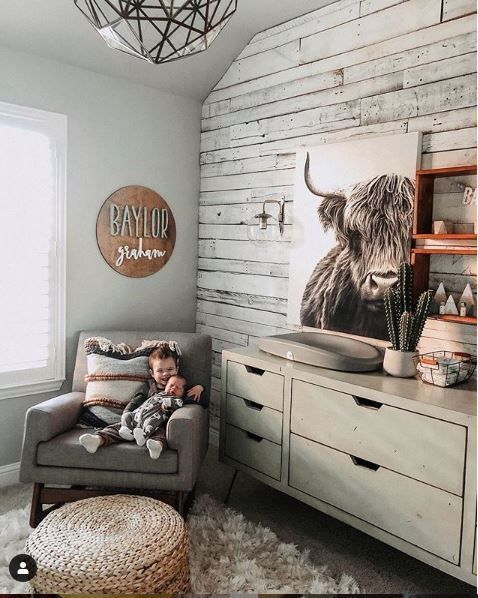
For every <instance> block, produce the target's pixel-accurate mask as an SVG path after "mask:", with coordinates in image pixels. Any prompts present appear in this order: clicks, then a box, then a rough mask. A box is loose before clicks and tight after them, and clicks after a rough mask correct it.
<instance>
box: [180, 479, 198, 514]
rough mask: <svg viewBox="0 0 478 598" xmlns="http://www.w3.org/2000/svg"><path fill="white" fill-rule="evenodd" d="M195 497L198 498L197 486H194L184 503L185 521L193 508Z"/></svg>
mask: <svg viewBox="0 0 478 598" xmlns="http://www.w3.org/2000/svg"><path fill="white" fill-rule="evenodd" d="M195 497H196V485H194V488H193V489H192V490H191V492H190V493H189V494H188V496H187V498H186V500H185V502H184V515H183V517H184V519H186V517H187V516H188V513H189V509H190V508H191V507H192V504H193V502H194V498H195Z"/></svg>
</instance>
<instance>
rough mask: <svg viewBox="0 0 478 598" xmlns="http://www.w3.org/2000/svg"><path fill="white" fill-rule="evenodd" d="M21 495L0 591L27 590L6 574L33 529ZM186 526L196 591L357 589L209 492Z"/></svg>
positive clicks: (9, 529)
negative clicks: (10, 563) (9, 564)
mask: <svg viewBox="0 0 478 598" xmlns="http://www.w3.org/2000/svg"><path fill="white" fill-rule="evenodd" d="M18 498H19V502H21V504H19V505H18V507H16V508H13V509H11V510H9V511H8V512H6V513H5V514H2V515H0V548H1V551H0V594H11V593H22V592H25V591H26V590H25V584H23V583H18V582H15V581H14V580H13V579H12V578H11V577H10V575H9V573H8V563H9V562H10V559H11V558H12V557H13V556H14V555H16V554H19V553H21V552H23V549H24V544H25V540H26V538H27V536H28V534H29V533H30V528H29V526H28V516H29V505H28V504H25V497H24V496H23V495H20V494H19V497H18ZM17 504H18V503H17ZM188 524H189V529H190V533H191V554H190V567H191V584H192V588H193V591H194V593H196V594H229V593H233V592H234V593H235V592H241V593H246V592H251V593H259V592H260V593H267V592H271V593H272V592H275V593H282V594H287V593H291V594H357V593H359V588H358V586H357V584H356V582H355V581H354V580H353V579H352V578H351V577H350V576H349V575H346V574H343V575H341V576H340V577H339V578H338V579H334V578H333V577H331V576H330V574H328V572H327V568H326V567H318V566H316V565H314V564H313V563H312V562H311V561H310V559H309V556H308V553H307V551H305V552H300V551H298V550H297V548H296V547H295V546H294V545H293V544H284V543H282V542H280V540H279V539H278V538H277V536H276V535H275V534H274V533H273V532H272V531H271V530H270V529H268V528H265V527H262V526H261V525H256V524H255V523H252V522H250V521H247V520H246V519H245V518H244V516H243V515H241V514H240V513H237V512H236V511H234V510H233V509H230V508H226V507H225V506H224V505H223V504H221V503H218V502H217V501H216V500H214V499H213V498H211V497H210V496H208V495H203V496H200V497H198V498H197V499H196V501H195V503H194V505H193V508H192V509H191V512H190V514H189V518H188Z"/></svg>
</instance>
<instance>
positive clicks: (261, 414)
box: [226, 394, 282, 444]
mask: <svg viewBox="0 0 478 598" xmlns="http://www.w3.org/2000/svg"><path fill="white" fill-rule="evenodd" d="M226 422H227V423H228V424H232V425H234V426H236V427H238V428H242V429H243V430H246V431H247V432H252V433H253V434H257V435H258V436H260V437H262V438H265V439H266V440H270V441H271V442H275V443H276V444H281V443H282V413H281V412H280V411H276V410H275V409H271V408H270V407H264V406H263V405H259V404H258V403H253V402H252V401H249V399H243V398H241V397H235V396H234V395H229V394H228V395H227V403H226Z"/></svg>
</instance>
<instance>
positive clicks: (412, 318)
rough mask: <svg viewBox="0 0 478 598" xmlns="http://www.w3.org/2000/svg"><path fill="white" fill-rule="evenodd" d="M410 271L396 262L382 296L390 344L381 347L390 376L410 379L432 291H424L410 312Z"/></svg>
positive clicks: (385, 366)
mask: <svg viewBox="0 0 478 598" xmlns="http://www.w3.org/2000/svg"><path fill="white" fill-rule="evenodd" d="M412 289H413V271H412V267H411V266H410V264H407V263H406V262H404V263H402V264H400V268H399V271H398V281H397V283H396V284H395V285H394V286H393V287H390V288H389V289H388V290H387V291H386V293H385V298H384V303H385V316H386V318H387V329H388V335H389V337H390V342H391V343H392V345H391V346H390V347H387V349H386V350H385V357H384V360H383V369H384V370H385V371H386V372H387V373H388V374H391V375H392V376H398V377H400V378H411V377H412V376H414V375H415V373H416V365H415V360H414V358H415V357H416V356H417V355H418V352H417V345H418V341H419V340H420V337H421V335H422V332H423V328H424V326H425V322H426V319H427V317H428V314H429V313H430V308H431V304H432V295H433V293H432V291H424V292H423V293H422V294H421V295H420V297H419V299H418V302H417V306H416V309H415V312H414V313H413V312H412Z"/></svg>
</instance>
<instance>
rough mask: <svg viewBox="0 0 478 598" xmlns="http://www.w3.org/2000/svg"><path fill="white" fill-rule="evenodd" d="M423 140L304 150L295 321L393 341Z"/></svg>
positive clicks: (294, 255)
mask: <svg viewBox="0 0 478 598" xmlns="http://www.w3.org/2000/svg"><path fill="white" fill-rule="evenodd" d="M420 162H421V134H420V133H407V134H404V135H389V136H383V137H373V138H366V139H358V140H353V141H347V142H344V143H334V144H326V145H321V146H316V147H310V148H303V149H301V150H300V151H298V152H297V163H296V180H295V195H294V227H293V239H292V246H291V253H290V256H291V257H290V271H289V296H288V314H287V316H288V317H287V321H288V323H289V324H292V325H295V326H297V325H299V326H303V327H310V328H319V329H323V330H330V331H336V332H340V333H346V334H351V335H354V336H361V337H368V338H374V339H386V338H387V333H386V323H385V315H384V308H383V297H384V293H385V291H386V290H387V288H388V287H389V286H391V285H392V284H394V283H395V281H396V272H397V269H398V265H399V263H400V262H402V261H408V260H409V252H410V240H411V230H412V218H413V202H414V196H415V173H416V170H417V169H418V168H419V167H420Z"/></svg>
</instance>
